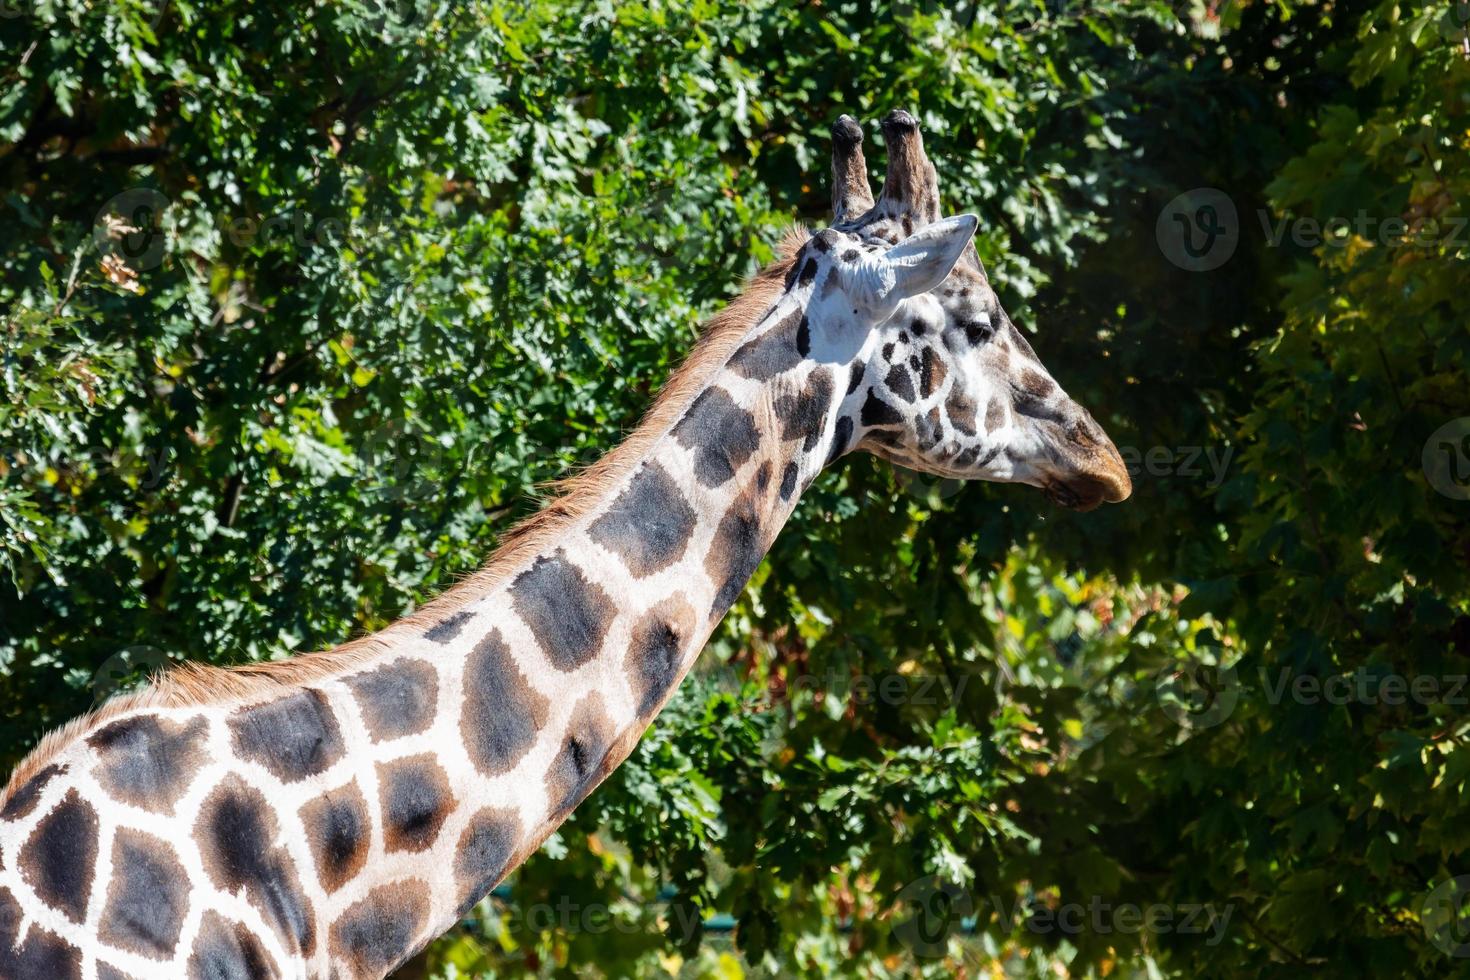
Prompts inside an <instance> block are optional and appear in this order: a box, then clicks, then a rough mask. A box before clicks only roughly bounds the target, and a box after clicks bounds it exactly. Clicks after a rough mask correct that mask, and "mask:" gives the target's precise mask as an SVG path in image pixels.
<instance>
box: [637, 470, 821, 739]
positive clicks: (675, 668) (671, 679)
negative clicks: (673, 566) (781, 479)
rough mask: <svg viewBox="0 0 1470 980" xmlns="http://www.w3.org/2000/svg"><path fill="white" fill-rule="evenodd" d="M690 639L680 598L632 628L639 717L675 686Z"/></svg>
mask: <svg viewBox="0 0 1470 980" xmlns="http://www.w3.org/2000/svg"><path fill="white" fill-rule="evenodd" d="M793 480H794V477H793ZM693 636H694V610H693V609H692V608H691V607H690V605H689V603H688V602H686V601H685V599H684V596H683V595H682V594H675V595H674V596H672V597H670V598H668V599H665V600H664V601H663V602H660V603H659V604H658V605H656V606H654V607H653V608H652V609H650V610H648V612H646V613H644V614H643V616H642V617H641V618H640V619H639V620H638V622H637V623H636V624H635V625H634V626H633V640H632V643H630V644H629V646H628V658H627V661H626V664H625V667H626V669H627V672H628V682H629V684H631V685H632V688H633V697H634V699H635V700H636V701H637V702H638V714H639V715H640V716H644V717H647V716H648V715H649V714H650V713H651V712H653V710H654V709H656V708H657V707H658V706H659V705H660V704H662V703H663V701H664V698H665V697H666V696H667V695H668V693H669V691H670V690H672V689H673V687H674V685H675V684H677V683H678V682H679V676H680V674H679V670H680V668H681V667H682V666H683V664H684V654H685V652H686V649H685V648H686V646H687V645H688V644H689V643H690V641H691V639H692V638H693Z"/></svg>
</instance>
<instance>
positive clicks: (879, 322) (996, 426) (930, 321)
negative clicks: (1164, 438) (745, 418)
mask: <svg viewBox="0 0 1470 980" xmlns="http://www.w3.org/2000/svg"><path fill="white" fill-rule="evenodd" d="M883 133H884V138H885V142H886V143H887V147H888V173H887V176H886V179H885V181H884V184H883V191H882V194H881V195H880V197H879V198H878V200H877V202H876V203H875V202H874V200H873V196H872V193H871V191H870V190H869V187H868V177H867V165H866V163H865V161H864V159H863V152H862V138H863V134H862V129H861V128H860V127H859V126H858V124H857V123H856V122H855V121H854V120H853V119H852V118H851V117H850V116H842V117H841V118H840V119H838V120H837V123H836V125H835V126H833V130H832V138H833V151H832V176H833V188H832V211H833V223H832V225H831V226H830V227H828V228H825V229H823V230H821V231H819V232H817V233H816V234H815V235H814V236H812V238H811V239H809V240H808V241H807V242H806V244H805V245H803V246H802V248H801V251H800V252H799V253H798V254H797V255H796V259H795V262H794V263H793V265H792V267H791V273H790V279H789V280H788V283H787V285H788V288H796V287H802V286H805V287H806V288H809V289H810V290H811V292H810V296H809V297H808V299H807V303H806V319H805V321H804V322H803V329H804V331H805V333H806V338H805V343H806V345H807V346H808V347H809V350H810V356H812V357H814V358H816V359H817V360H822V361H830V362H837V363H851V364H852V370H851V374H850V375H849V390H848V394H847V398H846V402H845V404H844V409H845V411H844V414H845V415H847V416H848V417H850V418H853V419H854V423H853V424H852V429H851V430H850V433H851V437H852V438H851V440H850V441H849V442H848V445H849V446H851V447H852V448H857V449H864V450H867V451H868V452H871V453H873V454H875V455H877V456H881V457H883V458H885V459H888V460H890V461H892V462H895V463H898V464H900V465H903V466H906V467H909V468H911V469H917V470H921V471H923V472H927V473H932V474H935V475H939V476H944V477H952V478H959V479H978V480H992V481H996V482H1002V483H1026V484H1030V485H1032V486H1036V487H1040V488H1041V489H1042V490H1043V491H1044V492H1045V493H1046V494H1047V496H1048V497H1050V498H1051V499H1052V500H1054V501H1055V502H1057V503H1060V504H1063V505H1066V506H1069V507H1074V508H1077V509H1079V510H1090V509H1091V508H1093V507H1095V506H1097V505H1098V504H1099V503H1101V502H1103V501H1119V500H1123V499H1124V498H1126V497H1127V496H1128V495H1129V493H1130V492H1131V491H1132V484H1131V481H1130V480H1129V477H1128V471H1127V469H1126V467H1125V466H1124V464H1123V460H1122V457H1120V456H1119V454H1118V450H1117V449H1116V448H1115V447H1114V446H1113V443H1112V441H1111V440H1110V439H1109V438H1108V437H1107V435H1106V434H1105V433H1104V432H1103V430H1102V428H1101V427H1100V426H1099V425H1098V424H1097V423H1096V422H1095V421H1093V418H1092V416H1091V415H1089V414H1088V413H1087V410H1086V409H1084V408H1083V407H1082V406H1081V405H1079V404H1077V402H1075V401H1073V400H1072V399H1071V398H1069V397H1068V396H1067V394H1066V392H1064V391H1063V390H1062V388H1061V386H1060V385H1058V384H1057V382H1056V381H1055V380H1053V378H1052V377H1051V375H1050V374H1049V373H1048V371H1047V370H1046V368H1045V367H1044V366H1043V365H1042V363H1041V360H1040V359H1039V358H1038V357H1037V356H1036V352H1035V351H1033V350H1032V349H1031V345H1030V344H1029V343H1028V342H1027V341H1026V338H1025V336H1024V335H1023V334H1022V332H1021V331H1020V330H1019V329H1017V328H1016V327H1015V326H1014V325H1013V324H1012V323H1011V321H1010V320H1009V319H1008V318H1007V317H1006V314H1005V311H1004V310H1002V309H1001V306H1000V302H999V300H998V299H997V297H996V294H995V291H994V290H993V289H991V288H990V282H989V280H988V279H987V278H986V275H985V272H984V270H983V268H982V267H981V265H980V260H979V257H978V255H977V254H976V252H975V247H974V244H973V242H972V241H971V239H972V237H973V235H974V233H975V229H976V227H977V225H978V223H979V219H978V218H976V217H975V216H974V215H970V214H962V215H959V216H956V217H950V218H941V216H940V211H939V187H938V179H937V175H936V174H935V170H934V166H933V164H931V163H930V162H929V159H928V157H927V156H926V155H925V153H924V144H923V138H922V137H921V136H920V134H919V126H918V123H917V122H916V121H915V119H914V117H913V116H911V115H909V114H908V113H907V112H904V111H903V110H901V109H896V110H894V111H893V112H891V113H889V114H888V116H887V117H886V118H885V119H884V120H883Z"/></svg>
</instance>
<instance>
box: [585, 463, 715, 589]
mask: <svg viewBox="0 0 1470 980" xmlns="http://www.w3.org/2000/svg"><path fill="white" fill-rule="evenodd" d="M693 531H694V508H693V507H691V506H689V501H687V500H685V499H684V494H682V493H681V492H680V491H679V487H678V484H676V483H675V482H674V479H673V477H671V476H669V474H668V471H667V470H665V469H664V468H663V467H662V466H660V465H659V464H658V463H657V462H653V461H650V462H648V463H645V464H644V465H643V466H641V467H639V469H638V472H637V473H635V474H633V479H632V480H630V481H628V485H627V486H626V487H624V488H623V490H622V492H621V493H619V494H618V496H617V499H616V500H614V501H613V502H612V506H611V507H609V508H608V510H607V513H605V514H603V515H602V516H601V517H599V518H598V519H597V520H595V521H593V522H592V526H591V527H589V528H588V530H587V535H588V537H590V538H591V539H592V540H593V541H596V542H597V543H598V544H600V545H602V546H603V547H604V548H606V549H607V550H608V551H611V552H612V553H613V554H615V555H617V556H618V557H619V558H621V559H622V560H623V564H625V565H627V566H628V571H630V572H632V573H633V577H634V578H646V577H647V576H649V575H652V574H653V573H655V572H659V571H662V570H664V569H665V568H668V567H669V566H670V565H672V564H673V563H674V562H676V561H678V560H679V559H680V558H682V557H683V556H684V548H685V547H686V546H687V545H688V544H689V535H690V534H691V533H693Z"/></svg>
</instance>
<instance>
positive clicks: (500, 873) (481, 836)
mask: <svg viewBox="0 0 1470 980" xmlns="http://www.w3.org/2000/svg"><path fill="white" fill-rule="evenodd" d="M520 839H521V818H520V816H519V815H518V814H517V813H516V812H515V811H514V810H497V809H492V808H487V809H484V810H481V811H479V812H478V813H476V814H475V815H474V816H473V817H471V818H470V822H469V824H468V825H467V826H466V827H465V830H464V833H463V834H461V835H460V838H459V846H458V847H456V848H455V850H454V854H455V858H454V874H455V877H456V878H457V879H458V881H459V890H460V905H459V915H460V917H463V916H464V914H465V913H466V912H468V911H469V910H470V909H471V908H473V907H474V906H475V904H476V903H478V902H479V901H480V899H482V898H484V897H485V896H486V895H488V894H489V893H490V889H492V888H494V887H495V886H496V884H497V883H499V881H500V879H501V878H502V877H504V875H505V873H506V872H507V871H508V870H510V868H509V865H510V859H511V855H513V854H514V853H515V850H516V846H517V845H518V844H519V843H520Z"/></svg>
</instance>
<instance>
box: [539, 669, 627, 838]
mask: <svg viewBox="0 0 1470 980" xmlns="http://www.w3.org/2000/svg"><path fill="white" fill-rule="evenodd" d="M612 740H613V729H612V723H611V722H610V721H609V720H608V717H607V712H606V711H604V710H603V706H602V698H601V697H600V696H598V694H597V693H596V692H595V691H594V692H593V693H591V694H588V695H587V696H586V697H584V698H583V699H582V700H581V701H580V702H579V703H578V704H577V706H576V707H575V708H573V709H572V720H571V723H570V724H569V725H568V726H567V734H566V736H565V738H563V739H562V743H561V751H559V752H557V754H556V758H555V759H553V760H552V761H551V768H550V769H549V770H547V773H546V796H547V799H548V800H550V804H551V812H552V813H553V814H559V813H565V812H567V811H569V810H571V809H572V808H573V807H575V806H576V805H577V804H578V803H580V802H582V798H583V797H584V796H586V795H587V794H588V793H589V792H591V791H592V787H594V786H596V785H597V781H598V779H600V778H601V777H602V776H603V775H606V773H605V772H604V770H603V768H602V760H603V757H604V756H605V755H607V750H608V748H609V747H611V745H612Z"/></svg>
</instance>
